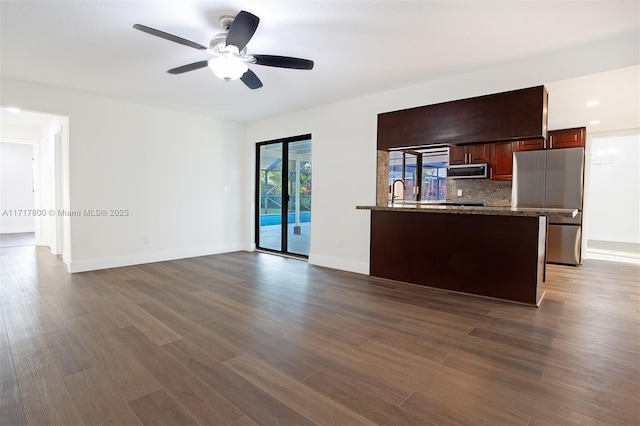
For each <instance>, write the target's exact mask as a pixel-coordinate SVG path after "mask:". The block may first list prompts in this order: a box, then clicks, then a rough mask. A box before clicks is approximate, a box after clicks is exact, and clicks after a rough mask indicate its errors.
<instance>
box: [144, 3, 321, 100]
mask: <svg viewBox="0 0 640 426" xmlns="http://www.w3.org/2000/svg"><path fill="white" fill-rule="evenodd" d="M258 23H260V18H258V17H257V16H255V15H253V14H251V13H249V12H246V11H244V10H243V11H241V12H240V13H238V15H237V16H235V17H233V16H227V15H225V16H222V17H220V25H221V26H222V28H224V29H225V30H226V32H224V33H220V34H217V35H215V36H213V38H212V39H211V41H210V42H209V47H205V46H203V45H201V44H198V43H195V42H193V41H190V40H186V39H184V38H181V37H178V36H175V35H173V34H169V33H165V32H164V31H160V30H156V29H155V28H150V27H147V26H145V25H141V24H135V25H134V26H133V28H135V29H137V30H140V31H143V32H145V33H147V34H151V35H154V36H157V37H161V38H164V39H165V40H169V41H173V42H175V43H180V44H182V45H185V46H188V47H191V48H194V49H198V50H202V51H205V52H208V53H210V54H212V55H213V58H211V59H209V60H206V61H198V62H194V63H192V64H187V65H183V66H181V67H177V68H173V69H170V70H169V71H167V72H168V73H169V74H182V73H185V72H188V71H194V70H197V69H200V68H205V67H207V66H208V67H209V68H210V69H211V70H212V71H213V73H214V74H215V75H216V76H217V77H219V78H221V79H223V80H225V81H231V80H237V79H240V80H242V82H243V83H244V84H246V85H247V87H249V88H250V89H259V88H260V87H262V82H261V81H260V79H259V78H258V76H257V75H256V74H255V73H254V72H253V71H251V70H250V69H249V64H255V65H265V66H268V67H278V68H291V69H298V70H310V69H312V68H313V61H311V60H309V59H300V58H292V57H289V56H277V55H250V54H248V53H247V43H249V40H251V37H253V34H254V33H255V32H256V29H257V28H258Z"/></svg>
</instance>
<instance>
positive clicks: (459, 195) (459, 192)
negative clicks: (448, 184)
mask: <svg viewBox="0 0 640 426" xmlns="http://www.w3.org/2000/svg"><path fill="white" fill-rule="evenodd" d="M458 197H462V189H458Z"/></svg>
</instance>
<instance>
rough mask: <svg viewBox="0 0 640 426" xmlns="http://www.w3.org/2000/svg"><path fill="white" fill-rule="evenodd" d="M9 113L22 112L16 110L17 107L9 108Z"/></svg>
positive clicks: (18, 109)
mask: <svg viewBox="0 0 640 426" xmlns="http://www.w3.org/2000/svg"><path fill="white" fill-rule="evenodd" d="M7 111H9V112H20V108H16V107H7Z"/></svg>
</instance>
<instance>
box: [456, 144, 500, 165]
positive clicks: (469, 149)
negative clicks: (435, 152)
mask: <svg viewBox="0 0 640 426" xmlns="http://www.w3.org/2000/svg"><path fill="white" fill-rule="evenodd" d="M491 145H492V144H488V143H483V144H475V145H463V146H452V147H451V148H449V164H450V165H452V166H454V165H458V164H480V163H489V161H490V159H491Z"/></svg>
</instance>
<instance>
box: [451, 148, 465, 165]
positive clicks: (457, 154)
mask: <svg viewBox="0 0 640 426" xmlns="http://www.w3.org/2000/svg"><path fill="white" fill-rule="evenodd" d="M466 148H467V147H465V146H452V147H451V148H449V164H450V165H452V166H455V165H458V164H466V160H467V149H466Z"/></svg>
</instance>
